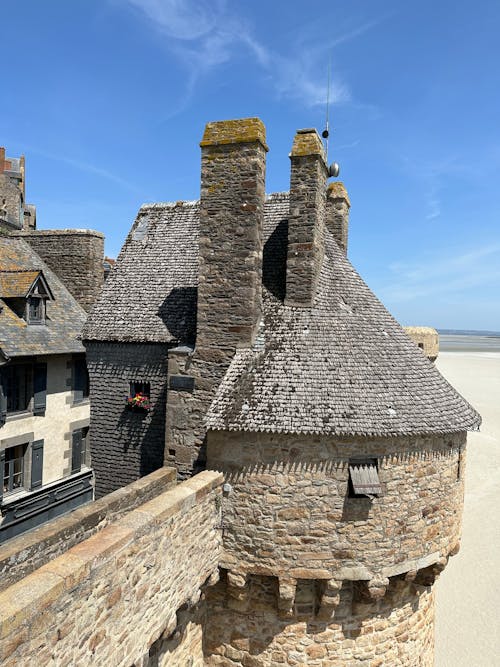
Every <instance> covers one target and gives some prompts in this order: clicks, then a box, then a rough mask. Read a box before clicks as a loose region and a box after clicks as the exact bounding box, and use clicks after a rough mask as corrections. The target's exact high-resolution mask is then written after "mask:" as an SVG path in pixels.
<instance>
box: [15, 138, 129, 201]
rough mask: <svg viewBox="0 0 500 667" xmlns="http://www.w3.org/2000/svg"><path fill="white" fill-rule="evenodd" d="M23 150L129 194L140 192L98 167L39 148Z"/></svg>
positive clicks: (118, 177)
mask: <svg viewBox="0 0 500 667" xmlns="http://www.w3.org/2000/svg"><path fill="white" fill-rule="evenodd" d="M25 150H27V151H28V152H30V153H34V154H35V155H41V156H42V157H44V158H47V159H48V160H54V161H55V162H60V163H61V164H66V165H68V166H70V167H73V168H75V169H78V170H79V171H83V172H85V173H87V174H93V175H95V176H99V178H103V179H105V180H107V181H110V182H111V183H114V184H115V185H119V186H120V187H122V188H124V189H126V190H129V191H130V192H134V193H139V192H140V190H139V189H138V188H137V187H136V186H135V185H133V184H132V183H129V182H128V181H126V180H125V179H123V178H121V177H120V176H118V175H117V174H114V173H113V172H111V171H108V170H107V169H103V168H102V167H99V166H98V165H95V164H91V163H89V162H85V161H82V160H79V159H78V158H75V157H72V156H69V155H55V154H54V153H50V152H48V151H45V150H42V149H39V148H33V147H30V146H26V147H25Z"/></svg>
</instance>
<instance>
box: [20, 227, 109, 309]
mask: <svg viewBox="0 0 500 667" xmlns="http://www.w3.org/2000/svg"><path fill="white" fill-rule="evenodd" d="M21 236H22V237H23V238H24V240H25V241H27V242H28V243H29V244H30V245H31V246H32V247H33V249H34V250H35V251H36V252H37V253H38V255H40V257H41V258H42V259H43V261H44V262H45V263H46V264H48V266H49V267H50V268H51V269H52V271H54V273H55V274H56V275H57V276H58V277H59V278H60V279H61V280H62V282H63V283H64V284H65V285H66V287H67V288H68V290H69V291H70V292H71V294H72V295H73V296H74V297H75V299H76V300H77V301H78V303H79V304H80V305H81V306H82V308H83V309H84V310H86V311H87V312H88V311H89V310H90V308H91V307H92V304H93V303H94V301H95V299H96V298H97V295H98V294H99V291H100V289H101V287H102V284H103V282H104V269H103V264H102V262H103V259H104V235H103V234H101V233H100V232H95V231H92V230H88V229H58V230H43V231H30V232H23V233H22V234H21Z"/></svg>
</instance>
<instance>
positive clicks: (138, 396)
mask: <svg viewBox="0 0 500 667" xmlns="http://www.w3.org/2000/svg"><path fill="white" fill-rule="evenodd" d="M150 396H151V388H150V384H149V382H139V381H137V380H134V381H133V382H131V383H130V393H129V395H128V396H127V407H128V408H129V409H130V410H136V411H139V412H148V411H149V410H150V409H151V401H150Z"/></svg>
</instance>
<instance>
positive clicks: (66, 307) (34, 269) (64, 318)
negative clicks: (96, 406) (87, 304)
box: [0, 236, 86, 357]
mask: <svg viewBox="0 0 500 667" xmlns="http://www.w3.org/2000/svg"><path fill="white" fill-rule="evenodd" d="M0 272H2V275H3V278H5V279H6V282H5V281H4V280H2V282H3V287H5V288H6V289H7V288H9V289H10V288H11V287H14V288H15V291H16V292H18V293H16V294H13V293H12V291H10V292H9V291H8V290H7V292H6V293H5V295H4V294H2V296H5V298H6V299H7V298H8V297H12V296H24V295H25V294H26V293H27V291H28V289H29V288H30V287H31V285H32V284H33V282H34V280H35V279H36V278H37V277H38V276H39V275H40V272H43V276H44V277H45V280H46V281H47V285H48V286H49V288H50V291H51V294H52V296H53V297H54V298H53V299H50V300H49V301H48V303H47V320H46V324H44V325H28V324H27V323H26V322H25V320H24V319H22V318H21V317H18V316H17V315H16V313H15V312H14V311H13V310H12V308H10V306H9V302H8V300H4V299H2V298H0V349H1V350H2V352H3V353H4V354H5V355H7V356H8V357H19V356H26V355H35V354H38V355H46V354H66V353H73V352H85V348H84V347H83V345H82V343H81V342H80V340H78V336H79V335H80V332H81V330H82V327H83V324H84V322H85V319H86V313H85V311H84V310H83V309H82V308H81V306H80V305H79V304H78V303H77V302H76V301H75V299H74V298H73V296H72V295H71V294H70V293H69V292H68V290H67V289H66V287H65V286H64V285H63V283H62V282H61V281H60V280H59V278H58V277H57V276H56V275H55V274H54V273H53V272H52V271H51V270H50V269H49V267H48V266H47V265H46V264H45V263H44V262H43V261H42V260H41V259H40V257H39V256H38V255H37V254H36V252H35V251H34V250H33V249H32V248H31V246H29V245H28V244H27V243H26V241H23V240H22V239H20V238H15V237H8V236H0ZM16 275H17V278H18V279H17V280H16V278H12V276H14V277H15V276H16ZM8 276H10V277H8ZM32 278H33V279H32ZM30 281H31V282H30ZM11 283H12V284H11ZM14 283H15V284H14ZM28 283H29V285H28ZM26 285H27V287H26ZM25 288H26V290H25ZM23 290H25V292H24V294H21V292H22V291H23Z"/></svg>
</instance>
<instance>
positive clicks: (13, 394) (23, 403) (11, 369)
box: [2, 363, 33, 414]
mask: <svg viewBox="0 0 500 667" xmlns="http://www.w3.org/2000/svg"><path fill="white" fill-rule="evenodd" d="M2 385H3V391H4V394H5V397H6V402H7V414H10V413H12V412H24V411H26V410H29V408H30V403H31V398H32V396H33V364H32V363H28V364H9V365H8V366H5V367H4V368H3V369H2Z"/></svg>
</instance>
